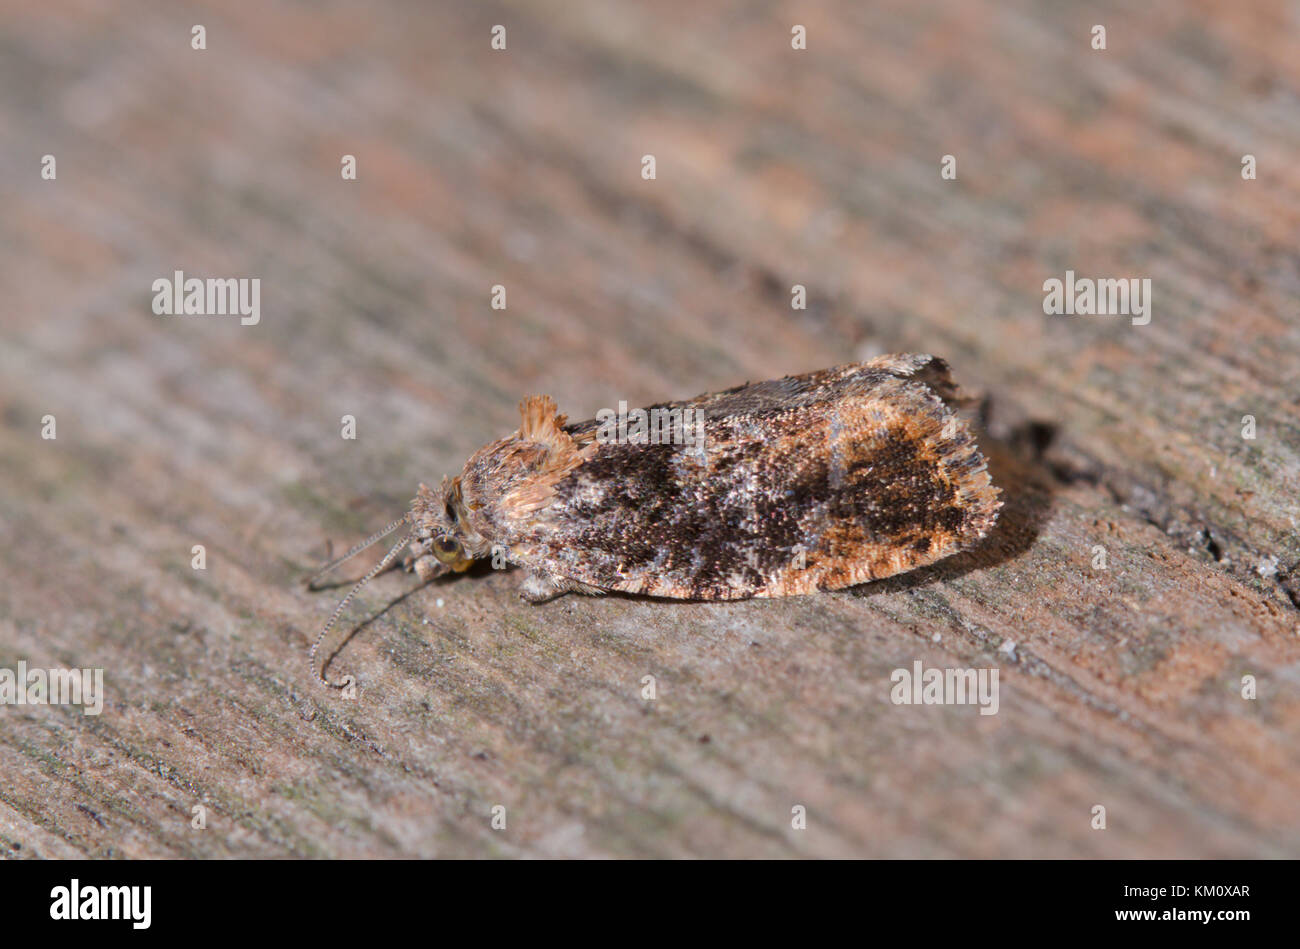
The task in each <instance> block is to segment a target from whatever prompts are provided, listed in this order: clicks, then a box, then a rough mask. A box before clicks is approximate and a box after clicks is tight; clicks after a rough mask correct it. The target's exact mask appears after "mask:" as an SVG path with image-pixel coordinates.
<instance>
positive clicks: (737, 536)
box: [511, 355, 1000, 599]
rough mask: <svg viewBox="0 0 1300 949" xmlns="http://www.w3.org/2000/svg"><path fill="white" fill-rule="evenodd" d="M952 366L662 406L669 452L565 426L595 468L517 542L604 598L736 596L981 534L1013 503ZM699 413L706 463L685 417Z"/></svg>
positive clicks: (779, 383)
mask: <svg viewBox="0 0 1300 949" xmlns="http://www.w3.org/2000/svg"><path fill="white" fill-rule="evenodd" d="M958 404H960V399H959V396H958V395H957V390H956V387H955V386H954V385H953V383H952V380H951V377H950V375H949V373H948V369H947V365H946V364H945V363H944V362H943V360H941V359H937V358H936V357H933V356H927V355H901V356H886V357H881V358H879V359H875V360H872V361H870V362H867V363H860V364H853V365H848V366H840V367H837V368H834V369H827V370H822V371H819V372H814V373H808V374H805V375H800V376H787V377H785V378H783V379H776V380H771V381H766V382H759V383H752V384H746V385H743V386H737V387H735V388H733V389H728V390H725V391H722V392H717V393H708V394H704V395H701V396H697V397H696V398H694V399H687V400H683V401H680V402H671V403H662V404H659V405H655V406H650V407H648V408H647V409H646V410H645V411H646V412H647V413H650V412H651V411H652V410H659V412H660V418H661V419H662V418H665V417H666V418H667V419H668V421H667V422H666V423H665V424H664V425H663V426H662V429H661V431H660V434H661V435H662V434H664V433H666V434H667V435H668V436H670V437H669V438H668V440H667V441H664V440H662V439H661V440H657V441H650V440H649V439H647V440H646V441H643V442H629V441H619V440H613V441H610V440H605V439H602V438H601V437H600V430H601V423H600V422H598V421H597V420H589V421H586V422H579V423H576V424H574V425H569V426H566V427H565V429H564V431H565V433H566V434H567V435H568V436H570V437H571V438H572V439H573V444H574V445H576V446H580V447H581V450H582V454H583V456H584V457H583V460H582V462H581V463H580V464H577V465H575V466H572V467H571V468H570V469H569V470H567V471H566V472H565V473H564V475H563V477H561V478H559V479H558V480H556V481H555V482H554V484H553V485H552V490H551V492H550V494H549V495H548V498H547V501H546V503H545V505H544V506H541V507H540V508H539V509H538V511H537V516H536V518H535V519H534V520H533V521H532V522H530V524H529V526H528V529H527V530H526V531H524V532H523V533H522V534H521V536H519V537H518V538H517V539H516V540H515V541H514V542H513V543H512V544H511V549H512V551H514V552H515V553H516V555H517V559H518V560H520V561H521V562H525V563H527V564H529V565H530V566H534V567H538V568H540V569H542V570H544V571H547V572H549V573H551V574H553V575H556V576H562V577H568V578H570V579H573V580H576V581H579V582H581V583H585V584H589V585H591V586H595V587H600V588H602V589H608V590H622V591H626V592H632V593H644V594H649V595H653V596H665V597H674V598H682V599H739V598H744V597H751V596H782V595H787V594H793V593H808V592H813V591H815V590H819V589H838V588H841V587H845V586H851V585H854V584H857V583H862V582H865V581H867V580H873V579H879V578H881V577H887V576H890V575H893V574H896V573H901V572H903V571H906V570H911V569H914V568H916V567H919V566H924V565H925V564H928V563H933V562H934V561H936V560H939V559H940V558H942V557H945V556H948V555H949V554H952V553H955V552H956V551H958V550H961V549H964V548H966V547H969V546H970V545H972V544H973V543H975V542H976V541H978V540H979V539H980V538H982V537H983V536H985V535H986V534H987V532H988V530H989V529H990V528H991V527H992V525H993V523H994V521H995V520H996V517H997V511H998V508H999V507H1000V502H999V501H998V497H997V489H996V488H995V487H993V485H992V482H991V481H990V479H989V476H988V473H987V470H986V464H985V460H984V458H983V456H982V455H981V454H980V452H979V450H978V448H977V447H976V445H975V441H974V438H973V436H972V435H971V432H970V429H969V426H968V425H967V423H966V422H965V421H964V420H963V419H961V418H960V417H959V416H958V415H957V414H956V413H955V411H954V406H956V405H958ZM687 409H690V410H692V411H693V412H699V413H702V416H703V433H704V434H703V438H704V448H703V452H702V454H701V453H700V452H697V451H695V450H694V449H695V448H696V447H697V446H696V444H695V442H694V441H693V438H692V436H693V434H694V433H693V432H692V431H691V430H690V429H689V425H688V421H689V419H690V416H688V415H687V414H686V413H685V410H687Z"/></svg>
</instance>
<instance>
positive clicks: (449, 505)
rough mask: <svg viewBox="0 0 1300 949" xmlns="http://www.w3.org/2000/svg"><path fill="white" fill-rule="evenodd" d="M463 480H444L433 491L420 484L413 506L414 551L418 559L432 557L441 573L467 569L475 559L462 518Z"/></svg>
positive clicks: (412, 537)
mask: <svg viewBox="0 0 1300 949" xmlns="http://www.w3.org/2000/svg"><path fill="white" fill-rule="evenodd" d="M461 504H462V502H461V500H460V479H459V478H457V479H454V480H444V481H443V483H442V487H441V488H440V489H438V490H436V491H435V490H433V489H432V488H430V487H428V486H427V485H423V484H422V485H420V491H419V494H417V495H416V498H415V503H414V504H413V505H412V508H411V520H412V524H413V529H412V532H411V535H412V536H411V551H412V553H414V554H415V556H416V559H417V560H418V559H419V558H421V557H425V556H431V557H433V558H434V559H435V560H436V561H437V562H438V564H439V567H440V569H439V570H438V573H445V572H446V571H448V570H454V571H456V572H457V573H461V572H463V571H465V570H468V569H469V568H470V566H471V565H472V564H473V563H474V558H473V557H472V556H470V554H469V552H468V551H467V549H466V548H467V546H468V537H467V536H466V533H467V532H466V528H465V525H464V521H463V519H462V517H463V515H462V511H461Z"/></svg>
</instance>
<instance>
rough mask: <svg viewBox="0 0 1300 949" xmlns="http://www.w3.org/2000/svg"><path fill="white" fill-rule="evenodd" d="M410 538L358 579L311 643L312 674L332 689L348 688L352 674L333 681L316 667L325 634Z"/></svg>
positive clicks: (399, 542)
mask: <svg viewBox="0 0 1300 949" xmlns="http://www.w3.org/2000/svg"><path fill="white" fill-rule="evenodd" d="M405 521H406V518H402V520H400V521H398V522H397V523H396V524H390V525H389V526H388V527H387V528H386V529H385V530H384V531H383V532H382V533H380V534H377V535H376V536H375V537H373V538H371V539H370V540H369V541H367V542H366V543H365V544H363V545H362V549H364V548H365V547H369V546H370V545H371V544H373V543H374V542H375V541H376V540H377V539H378V538H380V537H383V536H384V534H387V533H389V532H391V531H392V530H393V529H394V528H395V527H397V525H398V524H402V523H405ZM410 539H411V534H410V533H407V534H406V535H405V536H404V537H403V538H402V539H401V540H399V541H398V542H397V544H396V545H395V546H394V547H393V549H392V550H390V551H389V552H388V553H386V554H385V555H384V559H383V560H381V561H379V563H377V564H375V565H374V567H373V568H371V570H370V572H369V573H368V574H366V575H365V576H364V577H362V578H361V579H360V580H358V581H357V585H356V586H354V587H353V588H352V592H351V593H349V594H348V595H347V596H345V597H344V598H343V602H342V603H340V604H339V605H338V608H337V609H336V610H335V611H334V615H333V616H331V617H330V618H329V622H328V623H326V624H325V625H324V626H322V627H321V631H320V632H319V633H318V634H317V635H316V641H315V642H314V643H312V644H311V655H310V661H311V672H312V675H314V676H315V677H316V678H318V679H320V680H321V682H323V683H324V684H325V685H328V686H329V687H330V688H332V689H342V688H346V687H347V685H348V682H347V680H348V679H350V678H351V676H345V677H344V681H342V682H331V681H330V680H329V679H327V678H326V677H325V669H324V667H322V668H321V669H320V670H319V671H318V670H317V669H316V651H317V650H318V649H320V644H321V643H322V642H323V641H324V639H325V636H326V635H327V634H328V633H329V631H330V630H331V629H333V628H334V624H335V623H336V622H338V618H339V617H340V616H341V615H343V611H344V610H345V609H347V606H348V604H349V603H351V602H352V598H353V597H354V596H356V595H357V592H358V591H359V590H360V589H361V588H362V587H363V586H365V585H366V584H367V583H369V582H370V581H371V580H373V579H374V578H375V577H376V576H378V575H379V574H380V573H382V572H383V570H384V568H385V567H387V566H388V565H389V564H390V563H392V562H393V558H394V557H396V556H397V552H398V551H399V550H401V549H402V548H403V547H405V546H406V544H407V542H408V541H409V540H410ZM354 553H356V551H355V550H353V551H352V553H349V554H348V555H347V556H346V557H342V558H340V560H338V561H336V563H341V562H342V561H343V560H347V559H348V557H351V556H352V554H354Z"/></svg>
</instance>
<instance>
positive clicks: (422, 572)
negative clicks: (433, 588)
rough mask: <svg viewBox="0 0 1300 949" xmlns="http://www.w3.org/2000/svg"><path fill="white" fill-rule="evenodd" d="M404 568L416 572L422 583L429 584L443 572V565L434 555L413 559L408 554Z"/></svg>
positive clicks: (403, 564)
mask: <svg viewBox="0 0 1300 949" xmlns="http://www.w3.org/2000/svg"><path fill="white" fill-rule="evenodd" d="M402 566H403V567H405V568H406V569H407V571H408V572H409V571H411V570H414V571H415V573H416V575H417V576H418V577H419V578H420V582H421V583H428V582H429V581H430V580H432V579H433V578H434V577H436V576H438V575H439V574H440V573H442V571H443V566H442V564H441V563H440V562H439V561H438V558H437V557H435V556H433V554H425V555H424V556H423V557H413V556H411V555H410V554H407V556H406V559H405V560H404V561H402Z"/></svg>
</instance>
